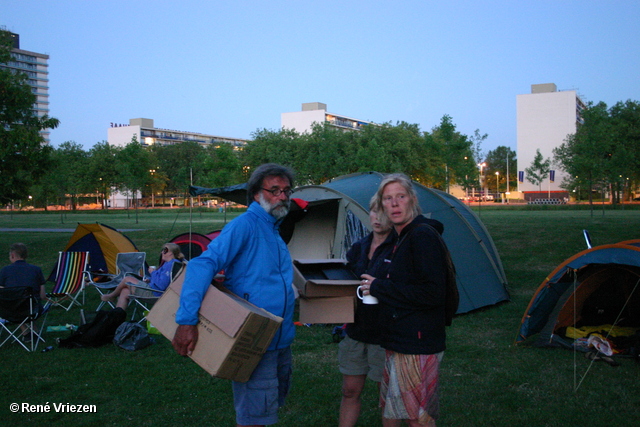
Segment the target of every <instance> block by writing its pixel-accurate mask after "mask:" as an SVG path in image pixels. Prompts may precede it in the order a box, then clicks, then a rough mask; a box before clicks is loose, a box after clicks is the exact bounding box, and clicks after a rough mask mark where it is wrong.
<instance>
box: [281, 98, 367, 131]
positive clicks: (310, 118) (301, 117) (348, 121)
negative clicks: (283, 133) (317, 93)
mask: <svg viewBox="0 0 640 427" xmlns="http://www.w3.org/2000/svg"><path fill="white" fill-rule="evenodd" d="M314 123H318V124H322V123H328V124H329V125H331V126H334V127H336V128H338V129H342V130H345V131H347V130H360V129H362V128H363V127H364V126H367V125H371V124H375V123H373V122H368V121H366V120H358V119H354V118H351V117H347V116H343V115H340V114H334V113H329V112H327V104H323V103H321V102H307V103H304V104H302V111H295V112H292V113H282V114H281V115H280V124H281V127H282V128H285V129H293V130H295V131H296V132H298V133H305V132H311V129H312V128H313V124H314Z"/></svg>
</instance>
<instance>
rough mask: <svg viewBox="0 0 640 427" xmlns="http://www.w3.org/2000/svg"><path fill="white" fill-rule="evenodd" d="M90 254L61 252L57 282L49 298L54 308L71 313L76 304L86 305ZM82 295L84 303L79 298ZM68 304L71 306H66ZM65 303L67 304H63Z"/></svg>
mask: <svg viewBox="0 0 640 427" xmlns="http://www.w3.org/2000/svg"><path fill="white" fill-rule="evenodd" d="M88 263H89V252H60V255H59V257H58V267H57V269H56V282H55V284H54V285H53V290H52V291H51V292H50V293H48V294H47V298H49V300H50V301H51V304H52V305H53V306H60V307H62V308H64V309H65V310H66V311H69V310H70V309H71V307H73V306H74V305H75V304H77V305H79V306H82V305H83V304H84V284H85V274H86V270H87V264H88ZM80 294H82V302H80V301H78V297H79V296H80ZM66 302H68V303H69V305H65V304H66ZM63 303H65V304H63Z"/></svg>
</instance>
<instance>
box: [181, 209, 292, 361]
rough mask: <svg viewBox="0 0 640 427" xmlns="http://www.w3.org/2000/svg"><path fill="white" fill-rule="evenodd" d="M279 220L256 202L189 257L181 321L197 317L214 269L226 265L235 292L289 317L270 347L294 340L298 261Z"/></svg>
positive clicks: (195, 320)
mask: <svg viewBox="0 0 640 427" xmlns="http://www.w3.org/2000/svg"><path fill="white" fill-rule="evenodd" d="M279 225H280V221H276V219H275V218H274V217H273V216H272V215H270V214H269V213H267V212H266V211H265V210H264V209H263V208H262V207H261V206H260V204H258V203H257V202H253V203H251V205H250V206H249V208H248V209H247V212H245V213H244V214H242V215H240V216H239V217H237V218H236V219H234V220H233V221H231V222H230V223H229V224H227V226H225V227H224V228H223V229H222V232H221V233H220V235H219V236H218V237H217V238H216V239H214V240H213V241H212V242H211V243H210V244H209V246H208V248H207V250H206V251H204V252H203V253H202V254H201V255H200V256H198V257H196V258H194V259H192V260H191V261H190V262H189V265H188V268H187V273H186V277H185V280H184V284H183V288H182V295H181V297H180V308H179V309H178V312H177V313H176V323H178V324H180V325H196V324H197V323H198V310H199V309H200V305H201V304H202V299H203V298H204V294H205V293H206V291H207V290H208V288H209V286H210V283H211V281H212V279H213V277H214V276H215V274H216V273H218V272H219V271H221V270H224V274H225V282H224V285H225V287H227V288H228V289H229V290H230V291H231V292H233V293H234V294H236V295H238V296H240V297H241V298H244V299H246V300H247V301H249V302H251V303H252V304H254V305H256V306H258V307H261V308H263V309H265V310H267V311H268V312H270V313H272V314H275V315H276V316H280V317H282V318H283V319H284V320H283V322H282V324H281V326H280V328H278V331H277V333H276V335H275V336H274V338H273V340H272V341H271V344H270V346H269V349H268V350H276V349H281V348H285V347H287V346H289V345H290V344H291V342H292V341H293V337H294V334H295V329H294V328H295V327H294V324H293V311H294V307H295V295H294V292H293V285H292V284H293V265H292V262H291V256H290V255H289V250H288V248H287V245H286V244H285V242H284V241H283V240H282V238H281V237H280V234H279V232H278V227H279Z"/></svg>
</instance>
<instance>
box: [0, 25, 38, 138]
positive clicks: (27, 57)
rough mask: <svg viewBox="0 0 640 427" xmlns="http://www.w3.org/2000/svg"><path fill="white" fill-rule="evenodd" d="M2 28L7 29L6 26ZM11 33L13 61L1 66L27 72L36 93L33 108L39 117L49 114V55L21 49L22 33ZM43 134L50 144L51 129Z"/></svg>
mask: <svg viewBox="0 0 640 427" xmlns="http://www.w3.org/2000/svg"><path fill="white" fill-rule="evenodd" d="M2 29H3V30H4V31H7V30H6V29H5V28H2ZM9 34H10V35H11V38H12V39H13V48H12V49H11V61H10V62H8V63H6V64H0V68H4V69H9V70H11V71H12V72H15V73H18V72H22V73H24V74H26V75H27V82H28V83H29V86H31V91H32V92H33V94H34V95H36V102H35V104H34V105H33V110H34V111H35V113H36V114H37V115H38V117H42V116H44V115H49V55H45V54H44V53H37V52H31V51H28V50H23V49H20V35H19V34H16V33H12V32H9ZM41 134H42V136H43V137H44V140H45V142H46V143H47V144H48V143H49V135H50V131H49V130H48V129H45V130H44V131H42V132H41Z"/></svg>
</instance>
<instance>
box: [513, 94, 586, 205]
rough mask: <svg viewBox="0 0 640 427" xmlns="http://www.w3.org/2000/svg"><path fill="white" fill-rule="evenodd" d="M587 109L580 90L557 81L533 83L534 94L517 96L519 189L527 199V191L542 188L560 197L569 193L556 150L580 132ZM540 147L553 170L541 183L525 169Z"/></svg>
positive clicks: (536, 191)
mask: <svg viewBox="0 0 640 427" xmlns="http://www.w3.org/2000/svg"><path fill="white" fill-rule="evenodd" d="M584 108H585V103H584V102H583V101H582V99H580V96H579V95H578V93H577V91H575V90H563V91H559V90H558V88H557V86H556V85H555V84H554V83H546V84H533V85H531V93H529V94H524V95H517V96H516V118H517V119H516V120H517V156H518V190H519V191H521V192H523V193H525V198H527V197H526V195H527V193H531V194H533V193H538V192H540V191H541V192H542V193H545V192H546V193H552V192H556V195H559V196H560V197H563V196H566V195H567V193H566V190H564V189H562V188H560V184H561V183H562V180H563V178H564V177H565V173H564V172H562V171H561V170H558V169H557V167H555V166H553V149H554V148H556V147H558V146H560V145H561V144H562V143H563V142H564V141H565V139H566V138H567V135H570V134H574V133H575V132H576V129H577V126H578V124H579V123H581V121H582V115H581V113H582V110H583V109H584ZM537 150H540V153H541V154H542V157H543V158H544V159H551V161H552V166H551V169H552V171H553V172H552V173H551V174H550V176H548V177H547V178H545V180H544V181H543V182H542V185H541V186H538V185H535V184H532V183H530V182H529V181H528V180H527V176H526V175H527V174H526V171H525V170H526V169H527V168H529V167H531V164H532V162H533V160H534V158H535V156H536V151H537ZM562 193H564V194H562ZM551 197H554V196H553V195H551Z"/></svg>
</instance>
